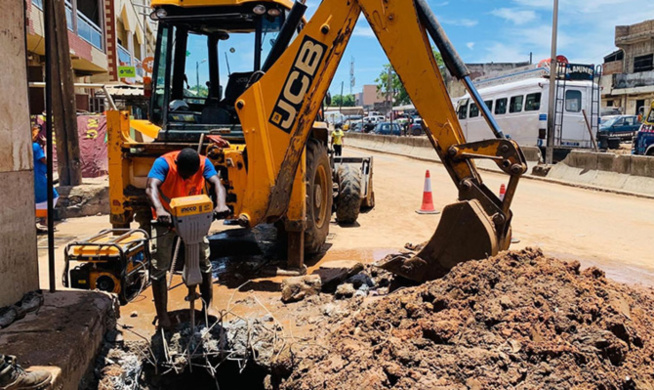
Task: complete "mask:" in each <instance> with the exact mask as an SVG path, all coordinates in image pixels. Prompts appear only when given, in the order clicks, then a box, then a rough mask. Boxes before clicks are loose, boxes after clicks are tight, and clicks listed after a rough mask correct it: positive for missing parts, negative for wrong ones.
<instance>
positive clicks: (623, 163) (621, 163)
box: [611, 154, 631, 175]
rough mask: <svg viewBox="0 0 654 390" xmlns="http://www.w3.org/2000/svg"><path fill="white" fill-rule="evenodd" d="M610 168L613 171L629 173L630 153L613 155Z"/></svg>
mask: <svg viewBox="0 0 654 390" xmlns="http://www.w3.org/2000/svg"><path fill="white" fill-rule="evenodd" d="M611 170H612V171H613V172H615V173H621V174H626V175H630V174H631V155H628V154H622V155H617V156H615V159H613V168H612V169H611Z"/></svg>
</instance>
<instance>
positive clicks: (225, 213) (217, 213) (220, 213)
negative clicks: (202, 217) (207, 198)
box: [213, 205, 232, 219]
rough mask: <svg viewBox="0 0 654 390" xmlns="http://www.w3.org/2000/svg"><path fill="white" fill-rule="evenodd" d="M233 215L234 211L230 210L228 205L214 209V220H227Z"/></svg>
mask: <svg viewBox="0 0 654 390" xmlns="http://www.w3.org/2000/svg"><path fill="white" fill-rule="evenodd" d="M231 214H232V210H230V209H229V207H227V206H226V205H223V206H216V208H215V209H213V219H225V218H227V217H229V216H230V215H231Z"/></svg>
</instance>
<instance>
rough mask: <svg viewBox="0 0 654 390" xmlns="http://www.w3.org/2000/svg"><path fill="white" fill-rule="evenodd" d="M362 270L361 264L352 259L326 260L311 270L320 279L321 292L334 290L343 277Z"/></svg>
mask: <svg viewBox="0 0 654 390" xmlns="http://www.w3.org/2000/svg"><path fill="white" fill-rule="evenodd" d="M362 270H363V264H361V263H360V262H358V261H353V260H336V261H328V262H326V263H324V264H321V265H320V268H318V269H317V270H315V271H314V272H313V275H319V276H320V279H321V280H322V291H323V292H334V291H335V290H336V287H337V286H338V285H339V284H341V283H342V282H343V281H344V280H345V279H347V278H349V277H351V276H353V275H356V274H358V273H359V272H361V271H362Z"/></svg>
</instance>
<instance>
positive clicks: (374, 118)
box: [363, 115, 385, 133]
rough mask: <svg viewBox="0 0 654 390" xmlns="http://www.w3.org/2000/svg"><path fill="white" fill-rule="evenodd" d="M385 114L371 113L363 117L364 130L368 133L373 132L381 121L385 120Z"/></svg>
mask: <svg viewBox="0 0 654 390" xmlns="http://www.w3.org/2000/svg"><path fill="white" fill-rule="evenodd" d="M384 120H385V119H384V116H383V115H371V116H367V117H365V118H363V130H364V132H366V133H369V132H371V131H372V130H373V129H374V128H375V126H377V124H378V123H379V122H383V121H384Z"/></svg>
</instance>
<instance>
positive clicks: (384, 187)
mask: <svg viewBox="0 0 654 390" xmlns="http://www.w3.org/2000/svg"><path fill="white" fill-rule="evenodd" d="M346 152H347V154H349V155H352V156H364V155H372V156H374V188H375V193H376V199H377V207H376V208H375V210H373V211H372V212H371V213H369V214H365V215H362V216H361V217H360V219H359V222H360V224H361V227H362V228H359V229H348V230H347V234H346V229H341V228H338V227H336V228H335V229H333V230H334V232H335V238H334V241H333V243H334V249H336V248H343V249H344V248H356V247H357V246H359V247H366V248H379V247H391V248H392V247H398V246H400V245H402V244H403V243H405V242H421V241H423V240H426V239H428V238H429V237H430V236H431V234H432V233H433V231H434V230H435V227H436V223H437V220H438V218H439V217H438V216H423V215H417V214H415V212H414V210H415V209H416V208H418V207H419V206H420V201H421V196H422V187H423V182H424V175H425V170H427V169H429V170H430V172H431V178H432V187H433V189H434V202H435V205H436V208H439V207H442V206H444V205H446V204H448V203H450V202H453V201H455V200H456V190H455V188H454V185H453V184H452V182H451V179H450V178H449V176H448V175H447V173H446V172H445V169H444V168H443V166H442V165H440V164H438V163H432V162H426V161H420V160H414V159H410V158H406V157H401V156H395V155H389V154H382V153H371V152H370V151H367V150H360V149H353V148H348V149H346ZM481 175H482V177H483V179H484V181H485V183H486V185H487V186H488V187H489V188H491V189H492V190H494V191H499V187H500V185H501V184H502V183H506V181H507V176H505V175H501V174H498V173H493V172H483V171H482V172H481ZM512 210H513V213H514V219H513V235H514V237H515V238H518V239H520V243H518V244H514V245H512V249H519V248H522V247H525V246H539V247H541V248H543V250H544V251H545V252H546V253H547V254H551V255H555V256H557V257H559V258H562V259H568V258H576V259H578V260H580V261H581V262H582V265H584V266H590V265H598V266H600V267H601V268H603V269H605V270H606V271H607V273H608V274H609V275H610V276H611V277H612V278H614V279H617V280H620V281H624V282H642V283H643V284H648V285H654V202H652V201H651V200H649V199H641V198H636V197H631V196H624V195H616V194H610V193H604V192H597V191H590V190H585V189H580V188H574V187H568V186H563V185H557V184H552V183H546V182H542V181H537V180H528V179H524V180H522V181H521V182H520V184H519V186H518V191H517V193H516V196H515V198H514V203H513V206H512Z"/></svg>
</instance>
